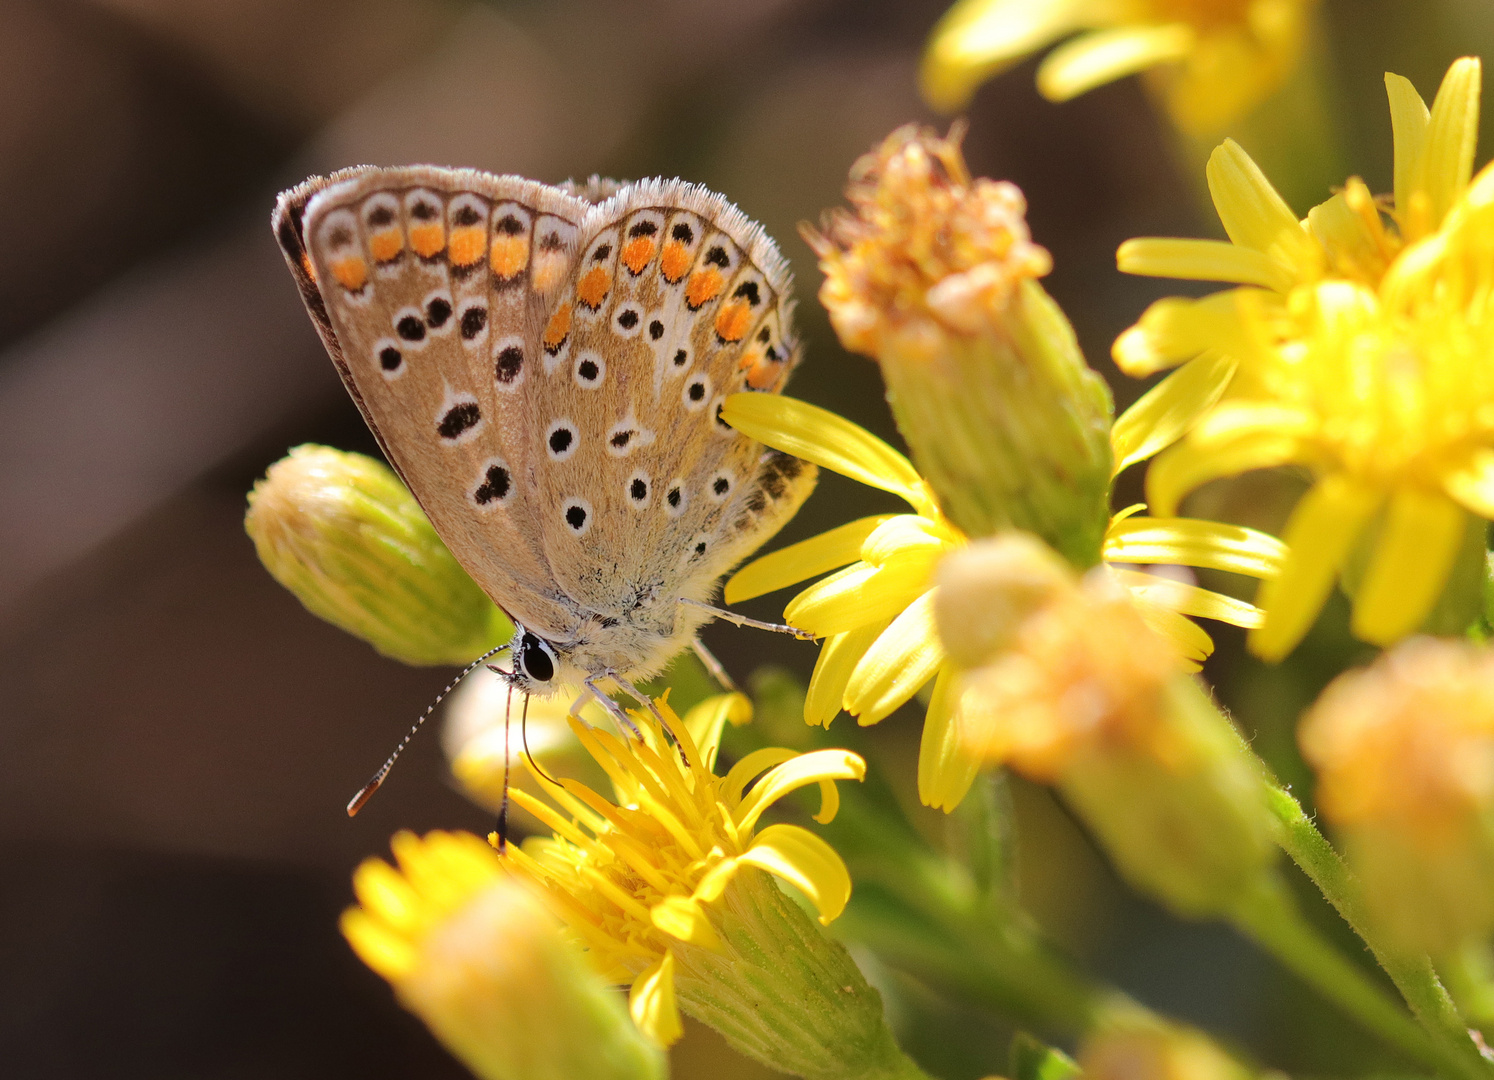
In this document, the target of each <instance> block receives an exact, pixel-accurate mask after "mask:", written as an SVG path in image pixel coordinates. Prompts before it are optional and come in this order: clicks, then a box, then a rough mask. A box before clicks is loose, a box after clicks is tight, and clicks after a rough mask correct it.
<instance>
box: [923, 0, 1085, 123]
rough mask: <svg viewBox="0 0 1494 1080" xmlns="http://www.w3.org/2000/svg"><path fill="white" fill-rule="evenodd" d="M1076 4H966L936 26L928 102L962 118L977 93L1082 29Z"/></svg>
mask: <svg viewBox="0 0 1494 1080" xmlns="http://www.w3.org/2000/svg"><path fill="white" fill-rule="evenodd" d="M1083 6H1084V5H1083V4H1082V3H1077V2H1075V0H1046V2H1044V3H1033V2H1032V0H961V2H960V3H957V4H955V5H954V6H953V7H951V8H950V9H949V10H948V11H947V12H945V13H944V16H943V18H941V19H940V20H939V22H938V23H937V24H936V25H935V27H934V31H933V33H932V34H931V35H930V37H929V44H928V49H927V51H926V52H925V53H924V57H923V65H922V69H921V71H920V73H919V85H920V87H921V89H922V90H923V96H924V100H926V101H927V102H928V103H929V104H930V105H932V106H933V107H934V108H935V109H938V110H940V111H941V112H957V111H958V110H960V109H963V108H964V107H965V106H966V105H967V104H968V103H969V101H970V96H971V94H973V93H974V92H975V88H976V87H977V86H979V85H980V84H981V83H983V82H985V81H986V80H987V79H989V78H990V77H991V76H993V75H995V74H996V73H997V72H999V71H1000V70H1001V69H1002V68H1004V67H1006V66H1007V65H1009V64H1011V63H1012V62H1013V61H1015V60H1018V59H1020V58H1022V57H1023V56H1026V55H1027V54H1028V53H1030V52H1033V51H1035V50H1037V49H1040V48H1042V47H1043V46H1044V45H1046V44H1048V42H1050V41H1052V40H1054V39H1055V38H1057V37H1059V36H1061V35H1062V34H1065V33H1067V32H1068V31H1070V30H1072V29H1074V28H1075V27H1076V26H1077V25H1078V16H1079V9H1080V8H1082V7H1083Z"/></svg>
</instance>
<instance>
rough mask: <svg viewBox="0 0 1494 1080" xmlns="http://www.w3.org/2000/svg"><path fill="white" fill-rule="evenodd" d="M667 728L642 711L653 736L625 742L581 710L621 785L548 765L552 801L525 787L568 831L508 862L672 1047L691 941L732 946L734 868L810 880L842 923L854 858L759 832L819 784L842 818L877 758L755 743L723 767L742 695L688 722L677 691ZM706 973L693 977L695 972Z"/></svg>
mask: <svg viewBox="0 0 1494 1080" xmlns="http://www.w3.org/2000/svg"><path fill="white" fill-rule="evenodd" d="M657 706H658V709H659V712H660V715H661V716H662V717H663V721H664V722H663V725H662V726H661V725H660V724H659V722H658V721H657V720H655V719H654V718H653V716H651V715H650V714H648V713H644V712H637V713H634V714H633V715H634V721H635V723H636V724H637V725H638V727H639V729H640V731H641V732H642V734H643V738H642V740H641V741H640V740H633V739H622V738H618V737H616V736H614V735H611V734H609V733H608V732H605V731H600V730H597V729H594V728H591V727H588V726H587V725H585V724H583V723H581V722H579V721H573V723H572V727H573V729H574V731H575V733H576V737H577V738H578V739H579V740H580V741H581V743H582V744H583V745H584V746H585V747H586V749H587V750H588V752H590V753H591V755H592V756H593V757H594V758H595V759H596V761H597V763H598V764H600V765H601V766H602V768H603V769H605V770H606V772H607V774H608V775H609V776H610V778H611V780H612V784H613V788H614V791H613V795H612V797H611V798H608V797H606V796H604V795H601V794H599V793H598V792H596V791H594V790H592V789H591V788H589V787H587V786H586V785H584V784H582V783H580V782H578V781H575V780H571V779H561V780H560V781H559V782H558V783H556V782H554V781H551V780H550V779H549V778H547V777H543V776H541V775H539V774H538V772H537V771H536V779H537V780H538V781H539V782H540V784H541V786H542V787H543V789H544V791H545V793H546V794H547V795H548V796H549V801H548V802H547V801H545V800H542V799H539V798H536V797H534V796H532V795H529V794H528V793H526V792H524V791H521V790H518V789H514V790H513V791H512V792H511V796H512V798H513V799H514V801H516V802H517V803H518V804H519V805H520V806H523V807H524V808H525V809H526V810H528V811H529V812H530V813H532V814H533V815H534V816H535V817H537V818H539V819H540V820H541V821H542V822H544V823H545V824H546V826H547V827H549V828H550V829H552V830H553V831H554V836H553V837H550V838H544V839H531V840H529V841H526V842H525V844H524V846H523V848H522V849H519V850H516V849H513V848H510V849H509V854H508V857H507V859H508V863H509V865H510V866H511V867H512V868H513V870H514V871H515V872H516V873H518V874H520V875H521V876H523V877H525V878H527V879H529V880H530V881H532V882H534V883H535V884H536V885H538V886H539V888H540V889H541V890H542V893H543V896H544V897H545V899H546V901H547V902H548V903H549V904H550V906H551V907H552V909H553V910H554V911H555V912H556V914H557V915H559V916H560V918H561V919H562V920H563V921H564V922H565V923H566V925H567V926H568V927H569V928H570V929H571V931H572V932H573V933H574V934H575V936H576V937H577V939H578V940H579V941H580V942H581V943H582V944H583V945H584V946H586V947H587V949H588V950H589V951H590V954H591V957H592V959H593V961H594V962H595V964H596V966H597V968H598V969H599V970H600V971H602V972H603V973H604V974H605V975H607V977H609V978H611V979H613V980H615V981H617V982H621V983H626V984H631V986H632V991H631V994H630V998H629V1003H630V1009H631V1011H632V1014H633V1018H634V1020H635V1021H637V1023H638V1025H639V1027H640V1028H642V1029H643V1030H644V1031H645V1032H647V1033H648V1034H649V1035H651V1036H652V1037H653V1038H654V1039H656V1040H657V1041H658V1042H660V1043H661V1044H665V1045H667V1044H668V1043H670V1042H672V1041H674V1040H675V1039H677V1038H678V1037H679V1035H680V1033H681V1030H682V1029H681V1027H680V1018H679V1006H678V1004H677V1002H676V994H677V991H676V986H675V974H676V972H677V971H679V970H682V969H686V970H687V969H689V967H690V965H691V963H692V961H691V953H690V952H689V950H688V948H686V946H691V947H695V948H698V949H704V950H708V951H714V952H720V951H722V950H724V949H725V948H726V947H727V946H726V945H725V944H724V940H723V933H722V931H721V929H720V925H719V920H720V917H721V916H720V915H719V914H718V913H717V912H716V908H717V907H718V906H720V904H721V903H724V902H725V901H724V900H723V897H726V896H727V895H728V890H729V889H730V888H731V887H732V885H733V881H734V879H735V878H736V877H737V876H738V875H739V874H742V873H750V872H752V870H753V869H754V868H755V869H758V870H764V871H766V872H768V873H769V874H772V875H774V876H776V877H778V878H780V879H782V880H784V881H787V882H788V883H790V884H792V885H793V886H795V887H796V888H797V889H799V890H800V891H801V892H802V893H803V894H804V895H805V896H806V897H807V898H808V899H809V901H810V902H811V903H812V904H813V905H814V908H815V910H816V911H817V912H818V914H819V917H820V921H821V922H822V923H829V922H830V921H831V920H833V919H834V918H835V917H836V916H838V915H839V914H840V913H841V911H842V910H843V909H844V908H845V905H846V901H847V900H848V899H849V898H850V893H851V879H850V875H849V873H848V872H847V870H846V867H845V864H844V862H842V861H841V858H840V856H839V855H837V854H836V853H835V851H834V850H833V849H832V848H831V847H830V845H828V844H827V843H825V841H824V840H822V839H820V838H819V837H818V836H816V835H814V834H813V833H811V832H809V831H808V830H806V829H802V828H799V827H798V826H796V825H782V824H779V825H770V826H768V827H766V828H764V829H761V830H758V828H757V825H758V821H759V819H760V818H761V816H762V814H763V812H764V811H765V810H767V809H768V807H769V806H771V805H772V804H773V803H774V802H776V801H777V800H779V799H781V798H783V797H784V796H785V795H787V794H789V793H790V792H792V791H795V790H798V789H799V788H802V787H805V786H807V785H811V784H815V785H818V786H819V788H820V793H821V805H820V813H819V814H818V815H817V820H819V821H821V822H828V821H829V820H830V819H831V818H833V817H834V816H835V810H836V808H837V807H838V805H839V802H838V797H837V795H836V791H835V781H837V780H860V779H861V778H862V777H863V776H864V775H865V772H866V765H865V763H864V762H863V761H862V760H861V758H859V757H858V756H856V755H855V754H852V753H850V752H849V751H845V750H820V751H816V752H814V753H810V754H798V753H795V752H794V751H792V750H781V749H776V748H769V749H764V750H758V751H756V752H754V753H752V754H748V755H747V756H746V757H745V758H743V759H742V760H741V761H739V762H738V763H737V764H736V765H735V766H734V767H733V768H732V769H731V770H729V771H728V772H727V773H726V775H725V776H718V775H716V774H715V773H714V772H713V771H712V770H713V764H714V762H715V758H716V751H717V747H718V745H719V740H720V736H721V730H722V725H723V723H725V722H727V721H728V720H731V721H733V722H740V720H741V718H742V713H743V711H744V710H747V711H749V712H750V708H751V706H750V704H749V703H748V701H747V699H746V698H744V697H743V696H742V695H740V694H728V695H721V696H719V697H716V698H712V699H710V700H708V701H706V702H703V703H702V704H700V705H697V706H696V707H695V708H694V709H692V710H691V711H690V713H689V714H688V715H687V716H686V717H685V719H684V720H683V721H681V720H680V719H679V718H678V717H677V716H676V715H675V713H674V711H673V710H672V709H670V708H669V705H668V703H667V702H666V701H665V700H662V699H661V700H659V701H658V702H657ZM692 977H693V976H692Z"/></svg>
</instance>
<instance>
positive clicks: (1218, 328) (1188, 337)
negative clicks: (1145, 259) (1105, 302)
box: [1110, 286, 1280, 378]
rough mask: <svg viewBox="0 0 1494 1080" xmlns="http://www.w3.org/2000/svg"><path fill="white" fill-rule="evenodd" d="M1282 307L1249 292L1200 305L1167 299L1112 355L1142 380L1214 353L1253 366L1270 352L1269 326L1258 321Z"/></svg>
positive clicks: (1155, 306)
mask: <svg viewBox="0 0 1494 1080" xmlns="http://www.w3.org/2000/svg"><path fill="white" fill-rule="evenodd" d="M1279 305H1280V299H1279V298H1278V297H1276V295H1275V294H1274V293H1269V292H1264V291H1262V290H1260V289H1251V288H1247V287H1244V286H1242V287H1240V288H1238V289H1226V290H1225V291H1224V292H1217V293H1212V294H1210V295H1208V296H1205V297H1203V298H1202V299H1198V300H1190V299H1188V298H1187V297H1183V296H1168V297H1164V298H1163V299H1161V300H1158V301H1157V302H1156V303H1154V304H1152V305H1151V307H1149V308H1147V309H1146V311H1144V312H1142V314H1141V318H1140V319H1139V320H1137V322H1136V325H1135V326H1133V327H1131V328H1130V329H1128V330H1126V331H1125V332H1124V333H1123V334H1121V336H1120V337H1118V338H1116V339H1115V344H1114V345H1112V346H1111V349H1110V355H1111V356H1112V358H1114V360H1115V362H1116V364H1117V365H1119V366H1120V369H1121V370H1122V371H1124V372H1125V373H1126V374H1127V375H1132V376H1135V377H1137V378H1140V377H1141V376H1143V375H1150V374H1152V372H1154V371H1161V370H1163V369H1164V368H1169V367H1173V366H1175V365H1177V364H1180V363H1182V362H1183V361H1185V360H1192V359H1193V358H1194V357H1195V356H1198V355H1199V354H1200V353H1202V352H1206V351H1208V350H1210V349H1213V350H1217V351H1219V352H1222V353H1225V354H1227V355H1228V356H1230V357H1231V358H1233V359H1235V360H1251V359H1253V358H1255V357H1257V356H1259V355H1261V354H1262V353H1263V352H1264V350H1265V343H1264V342H1263V341H1262V340H1261V338H1260V331H1259V330H1258V329H1257V327H1258V326H1259V325H1260V324H1261V323H1263V322H1264V320H1263V319H1261V318H1258V317H1257V316H1259V315H1261V314H1265V313H1267V312H1269V309H1270V308H1271V307H1272V306H1279Z"/></svg>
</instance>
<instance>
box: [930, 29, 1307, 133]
mask: <svg viewBox="0 0 1494 1080" xmlns="http://www.w3.org/2000/svg"><path fill="white" fill-rule="evenodd" d="M1312 7H1313V0H960V2H959V3H956V4H955V6H954V7H952V8H951V9H950V10H949V11H948V12H947V13H946V14H945V16H944V18H943V19H941V20H940V22H939V25H938V26H936V27H935V28H934V33H933V36H932V37H931V38H930V39H929V44H928V49H927V51H926V53H925V54H924V60H923V72H922V83H923V93H924V97H925V98H926V99H927V100H928V101H929V103H930V104H932V105H933V106H934V107H935V108H937V109H942V110H945V111H949V112H953V111H955V110H957V109H960V108H963V107H964V106H965V105H966V104H967V103H968V102H969V100H970V97H971V95H972V94H974V92H975V88H976V87H977V86H979V85H980V84H981V83H983V82H985V81H986V80H987V79H989V78H990V77H991V76H993V75H995V74H997V73H998V72H1000V71H1001V70H1003V69H1004V68H1006V67H1008V66H1010V65H1011V64H1013V63H1015V62H1016V61H1018V60H1020V59H1021V58H1022V57H1024V56H1026V55H1027V54H1029V53H1032V52H1036V51H1037V50H1038V49H1041V48H1043V47H1044V46H1046V45H1048V44H1049V43H1050V42H1053V41H1056V40H1058V39H1059V38H1062V37H1066V36H1068V35H1069V34H1072V33H1074V32H1075V31H1085V32H1084V33H1082V34H1080V36H1078V37H1075V38H1074V39H1073V40H1071V41H1068V42H1066V43H1065V44H1064V45H1062V46H1060V47H1059V48H1057V49H1055V50H1054V51H1053V52H1051V53H1049V54H1048V57H1047V59H1045V60H1044V61H1043V63H1042V65H1041V66H1040V67H1039V68H1038V89H1039V90H1040V91H1041V92H1042V93H1043V96H1045V97H1047V98H1048V99H1050V100H1052V101H1067V100H1068V99H1069V98H1072V97H1077V96H1078V95H1079V94H1082V93H1084V92H1085V91H1086V90H1092V89H1093V88H1095V87H1096V86H1099V85H1101V84H1103V83H1107V82H1111V81H1112V80H1114V79H1119V78H1122V77H1123V76H1126V75H1132V74H1135V73H1136V72H1140V71H1149V72H1150V75H1151V84H1152V88H1153V89H1154V90H1155V91H1156V92H1157V93H1158V95H1159V96H1160V97H1161V99H1162V102H1163V104H1164V105H1165V106H1166V108H1167V111H1168V113H1169V115H1170V116H1171V117H1172V120H1173V122H1174V123H1175V124H1177V126H1178V127H1179V128H1181V129H1182V130H1183V131H1186V132H1189V133H1192V134H1204V133H1211V132H1215V131H1218V130H1219V129H1220V128H1222V127H1224V126H1225V125H1227V124H1228V123H1229V122H1230V121H1232V120H1234V119H1237V118H1238V117H1241V116H1243V115H1244V114H1246V113H1247V112H1249V111H1250V110H1251V109H1252V108H1253V107H1254V106H1256V105H1257V104H1259V103H1260V102H1261V101H1262V100H1264V99H1265V98H1266V97H1268V96H1269V95H1270V94H1271V93H1272V92H1273V91H1274V90H1275V89H1276V88H1277V87H1279V86H1280V85H1281V84H1282V83H1283V82H1284V81H1285V80H1286V78H1287V76H1288V75H1290V74H1291V72H1292V70H1293V69H1294V68H1295V67H1296V65H1297V62H1298V59H1299V58H1300V56H1301V54H1302V48H1303V43H1304V41H1305V40H1306V37H1307V31H1308V26H1309V21H1310V17H1311V16H1310V12H1311V9H1312Z"/></svg>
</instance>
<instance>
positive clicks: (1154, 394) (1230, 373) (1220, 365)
mask: <svg viewBox="0 0 1494 1080" xmlns="http://www.w3.org/2000/svg"><path fill="white" fill-rule="evenodd" d="M1234 250H1241V249H1238V248H1236V249H1234ZM1237 366H1238V365H1237V363H1236V361H1234V360H1232V359H1230V358H1229V357H1227V356H1224V355H1222V354H1220V353H1218V352H1215V351H1212V350H1210V351H1209V352H1205V353H1203V354H1202V355H1200V356H1198V357H1196V358H1195V359H1193V360H1190V361H1188V363H1186V364H1184V365H1183V366H1182V367H1180V368H1178V370H1177V371H1174V372H1173V373H1172V374H1171V375H1169V376H1167V378H1165V379H1163V380H1162V381H1161V382H1159V383H1158V384H1157V385H1156V386H1154V387H1152V388H1151V389H1150V390H1148V391H1147V392H1146V393H1145V394H1143V395H1141V397H1140V398H1139V399H1138V400H1137V401H1136V403H1135V404H1134V405H1132V406H1131V407H1130V408H1129V409H1127V410H1126V411H1125V412H1124V413H1122V414H1121V415H1120V417H1119V418H1118V419H1117V420H1116V421H1115V424H1114V426H1113V427H1111V429H1110V447H1111V450H1112V452H1113V454H1114V457H1115V465H1114V474H1119V473H1120V472H1121V471H1122V470H1124V469H1126V468H1127V467H1128V466H1131V465H1134V464H1135V463H1136V462H1138V461H1144V460H1146V459H1147V458H1149V457H1151V456H1152V455H1153V454H1155V453H1157V452H1158V451H1160V450H1163V449H1165V448H1167V447H1169V446H1171V445H1172V444H1173V443H1175V442H1177V441H1178V440H1179V439H1181V438H1182V437H1183V436H1184V435H1186V434H1187V433H1188V429H1189V428H1191V427H1192V426H1193V422H1194V421H1195V420H1197V419H1198V418H1199V416H1201V415H1202V414H1203V413H1204V412H1205V411H1206V410H1208V409H1210V408H1212V407H1213V406H1214V404H1215V403H1216V402H1218V400H1219V398H1220V396H1221V395H1222V394H1223V393H1224V390H1225V387H1227V386H1228V385H1229V381H1230V380H1231V379H1232V378H1234V375H1235V368H1236V367H1237Z"/></svg>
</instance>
